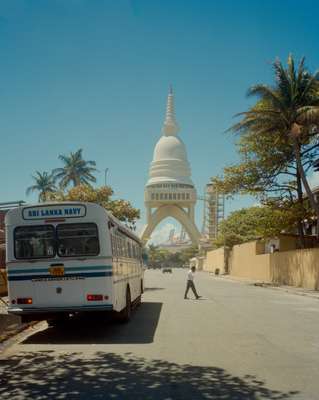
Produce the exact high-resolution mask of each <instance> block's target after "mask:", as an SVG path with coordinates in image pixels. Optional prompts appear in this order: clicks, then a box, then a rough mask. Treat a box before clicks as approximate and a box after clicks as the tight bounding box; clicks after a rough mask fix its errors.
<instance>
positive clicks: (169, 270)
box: [162, 267, 173, 274]
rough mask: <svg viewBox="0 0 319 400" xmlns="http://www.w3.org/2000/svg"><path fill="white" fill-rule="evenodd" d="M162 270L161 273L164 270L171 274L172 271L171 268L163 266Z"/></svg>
mask: <svg viewBox="0 0 319 400" xmlns="http://www.w3.org/2000/svg"><path fill="white" fill-rule="evenodd" d="M162 272H163V274H164V273H165V272H169V273H170V274H171V273H172V272H173V271H172V268H170V267H163V268H162Z"/></svg>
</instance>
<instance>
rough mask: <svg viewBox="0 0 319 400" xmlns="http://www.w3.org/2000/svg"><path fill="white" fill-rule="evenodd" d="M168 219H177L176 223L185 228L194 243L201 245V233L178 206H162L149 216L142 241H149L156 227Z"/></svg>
mask: <svg viewBox="0 0 319 400" xmlns="http://www.w3.org/2000/svg"><path fill="white" fill-rule="evenodd" d="M167 217H172V218H174V219H176V221H178V222H179V223H180V224H181V225H182V226H183V227H184V229H185V230H186V232H187V233H188V236H189V237H190V239H191V241H192V243H193V244H195V245H198V244H199V239H200V233H199V231H198V229H197V227H196V225H195V223H194V221H193V220H192V218H191V217H190V215H189V214H188V213H187V212H186V211H184V209H183V208H181V207H178V206H176V205H164V206H161V207H159V208H157V209H156V211H154V212H153V213H152V214H150V215H149V220H148V224H147V225H146V226H145V228H144V230H143V232H142V235H141V239H142V241H143V242H144V243H146V242H147V241H148V240H149V238H150V237H151V234H152V233H153V231H154V229H155V228H156V226H157V225H158V224H159V223H160V222H161V221H162V220H163V219H165V218H167Z"/></svg>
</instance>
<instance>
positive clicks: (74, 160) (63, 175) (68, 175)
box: [53, 149, 96, 189]
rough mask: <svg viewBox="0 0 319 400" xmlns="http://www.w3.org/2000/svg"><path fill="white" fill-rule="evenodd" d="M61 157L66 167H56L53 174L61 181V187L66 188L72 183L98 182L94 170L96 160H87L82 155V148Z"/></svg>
mask: <svg viewBox="0 0 319 400" xmlns="http://www.w3.org/2000/svg"><path fill="white" fill-rule="evenodd" d="M59 159H60V160H61V161H62V162H63V164H64V167H62V168H56V169H54V170H53V174H54V176H55V178H56V179H58V180H59V181H60V187H61V188H62V189H64V188H66V187H67V186H68V185H69V184H70V183H72V184H73V186H77V185H81V184H84V185H88V186H90V182H96V178H95V177H94V176H93V175H92V172H95V171H96V168H95V165H96V163H95V161H85V160H83V157H82V149H79V150H77V151H76V152H75V153H72V152H71V153H70V155H68V156H67V155H59Z"/></svg>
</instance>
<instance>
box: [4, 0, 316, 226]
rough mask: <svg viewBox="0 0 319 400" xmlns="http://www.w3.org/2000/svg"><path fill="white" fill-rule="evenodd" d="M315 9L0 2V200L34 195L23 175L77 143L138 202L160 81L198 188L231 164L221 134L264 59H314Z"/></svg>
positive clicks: (122, 193)
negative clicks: (170, 91) (169, 97)
mask: <svg viewBox="0 0 319 400" xmlns="http://www.w3.org/2000/svg"><path fill="white" fill-rule="evenodd" d="M318 11H319V6H318V2H317V1H307V0H306V1H303V2H300V1H295V0H282V1H271V0H268V1H256V0H255V1H227V0H226V1H214V0H211V1H203V0H202V1H199V0H197V1H196V0H194V1H193V0H188V1H185V0H183V1H178V0H170V1H166V0H161V1H155V0H153V1H149V0H131V1H128V0H117V1H114V0H109V1H102V0H64V1H62V0H8V1H6V0H0V54H1V57H0V60H1V61H0V65H1V67H0V135H1V147H0V182H1V187H0V202H1V201H9V200H16V199H25V200H28V201H34V200H35V199H36V196H34V197H32V196H31V197H29V198H26V196H25V189H26V188H27V187H28V186H29V185H31V184H32V180H31V174H32V173H34V171H35V170H40V171H44V170H47V171H49V170H51V169H52V168H55V167H58V166H59V165H60V164H59V161H58V158H57V157H58V155H59V154H67V153H69V152H70V151H75V150H77V149H78V148H83V150H84V157H85V158H87V159H93V160H96V162H97V167H98V168H99V170H100V171H101V172H100V173H99V174H98V175H97V178H98V183H99V184H103V182H104V172H103V170H104V169H105V168H109V177H108V182H109V184H110V185H111V186H112V187H113V188H114V190H115V193H116V196H117V197H123V198H126V199H129V200H130V201H131V202H132V203H133V205H134V206H136V207H138V208H141V209H142V210H143V189H144V184H145V182H146V180H147V173H148V168H149V163H150V161H151V158H152V152H153V148H154V145H155V143H156V141H157V140H158V138H159V136H160V131H161V126H162V122H163V118H164V113H165V103H166V97H167V91H168V86H169V84H170V83H172V84H173V87H174V92H175V96H176V97H175V100H176V114H177V120H178V122H179V124H180V126H181V131H180V135H181V137H182V139H183V140H184V142H185V144H186V146H187V150H188V157H189V161H190V162H191V165H192V178H193V181H194V183H195V185H196V187H197V190H198V192H199V193H200V192H202V191H203V188H204V186H205V184H206V183H207V182H208V180H209V178H210V177H211V176H212V175H215V174H220V173H221V172H222V169H223V167H224V166H225V165H227V164H231V163H233V162H235V161H236V152H235V146H234V138H232V137H231V136H229V135H227V134H225V133H224V131H225V130H226V129H227V128H228V127H229V126H230V125H231V124H232V123H233V121H234V120H233V116H234V114H235V113H237V112H240V111H244V110H245V109H247V107H248V106H249V101H248V100H247V99H246V97H245V93H246V91H247V88H248V87H249V86H250V85H252V84H254V83H257V82H271V79H272V70H271V65H270V64H271V62H272V61H273V60H274V59H275V58H276V57H279V58H281V59H282V60H285V59H286V58H287V55H288V53H289V52H292V53H293V54H294V56H295V57H296V58H299V57H301V56H303V55H304V56H306V60H307V65H308V67H309V68H310V69H311V70H314V69H316V68H317V67H319V44H318V43H319V42H318V37H319V25H318V24H317V23H316V19H315V18H314V16H315V15H317V14H318ZM252 202H253V200H249V199H245V198H238V199H236V200H235V201H232V202H228V203H227V204H226V210H227V212H229V211H231V210H233V209H236V208H239V207H242V206H244V205H249V204H251V203H252ZM143 218H144V217H143ZM143 218H142V222H143ZM201 220H202V210H201V205H200V204H199V205H198V208H197V223H198V225H199V226H200V225H201V222H202V221H201Z"/></svg>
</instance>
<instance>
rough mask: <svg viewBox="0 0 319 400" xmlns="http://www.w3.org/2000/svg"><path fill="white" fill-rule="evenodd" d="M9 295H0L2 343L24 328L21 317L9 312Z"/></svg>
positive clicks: (0, 334)
mask: <svg viewBox="0 0 319 400" xmlns="http://www.w3.org/2000/svg"><path fill="white" fill-rule="evenodd" d="M7 300H8V298H7V297H0V343H1V342H3V341H4V340H6V339H8V338H9V337H11V336H13V335H14V334H16V333H17V332H18V331H19V330H21V329H23V328H24V325H25V324H22V323H21V318H20V317H18V316H15V315H9V314H8V312H7V306H6V304H5V303H7Z"/></svg>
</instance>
